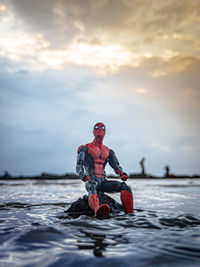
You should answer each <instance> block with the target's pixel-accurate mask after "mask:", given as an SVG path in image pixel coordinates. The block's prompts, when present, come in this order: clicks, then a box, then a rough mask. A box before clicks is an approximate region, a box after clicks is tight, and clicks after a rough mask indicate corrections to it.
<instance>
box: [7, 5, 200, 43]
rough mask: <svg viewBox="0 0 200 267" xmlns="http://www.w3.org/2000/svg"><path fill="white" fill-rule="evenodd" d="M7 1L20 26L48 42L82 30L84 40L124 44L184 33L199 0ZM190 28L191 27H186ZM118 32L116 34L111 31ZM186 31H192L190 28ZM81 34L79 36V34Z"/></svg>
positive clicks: (196, 14)
mask: <svg viewBox="0 0 200 267" xmlns="http://www.w3.org/2000/svg"><path fill="white" fill-rule="evenodd" d="M9 3H10V4H11V6H12V7H13V11H14V13H15V15H16V19H17V20H19V21H21V20H22V21H23V22H24V27H25V28H27V29H31V30H34V31H36V32H42V33H43V34H44V36H45V37H46V38H47V39H48V40H49V41H51V44H53V43H54V44H57V45H58V40H59V42H62V44H64V43H66V42H68V41H70V40H72V39H73V38H74V37H75V36H79V35H81V36H82V38H83V36H84V34H87V36H85V40H86V39H87V41H90V39H91V40H93V41H94V40H95V39H93V38H96V40H98V39H99V40H101V36H100V35H102V34H103V35H105V36H106V38H107V39H111V40H114V39H116V40H117V37H118V38H120V36H121V37H124V38H125V40H118V42H119V43H120V42H122V43H123V42H124V43H126V44H127V45H130V44H129V43H132V41H136V40H135V38H134V37H135V36H134V35H135V34H139V35H140V40H141V41H142V40H146V41H147V40H148V41H149V42H152V41H153V40H154V38H156V36H159V35H162V34H174V33H184V31H186V32H187V31H188V30H189V29H188V30H187V27H191V26H192V25H194V24H195V23H197V22H198V18H199V14H200V3H199V1H196V0H192V1H172V0H167V1H161V2H158V1H154V0H153V1H147V0H146V1H139V0H137V1H136V0H135V1H127V0H124V1H121V0H115V1H109V0H101V1H92V0H79V1H74V0H56V1H53V0H46V1H34V0H29V1H26V0H17V1H11V0H9ZM190 29H191V28H190ZM116 33H118V36H116V35H115V34H116ZM188 33H189V34H191V35H192V29H191V31H190V32H188ZM80 38H81V37H80Z"/></svg>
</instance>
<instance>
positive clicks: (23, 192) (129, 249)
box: [0, 179, 200, 267]
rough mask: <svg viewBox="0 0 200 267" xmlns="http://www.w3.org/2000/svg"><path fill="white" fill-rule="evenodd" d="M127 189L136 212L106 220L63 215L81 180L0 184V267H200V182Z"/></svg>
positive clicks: (136, 183) (138, 184)
mask: <svg viewBox="0 0 200 267" xmlns="http://www.w3.org/2000/svg"><path fill="white" fill-rule="evenodd" d="M127 183H128V184H129V185H130V186H131V188H132V190H133V193H134V201H135V203H134V207H135V213H134V214H129V215H125V214H124V213H123V212H121V213H120V214H117V215H111V216H110V218H108V219H102V220H100V219H96V218H91V217H88V216H80V217H79V218H77V219H74V218H70V217H68V216H67V214H66V213H65V210H67V208H68V207H69V206H70V204H71V203H72V202H74V201H75V200H77V199H78V198H79V197H82V196H83V195H85V194H86V191H85V188H84V183H83V182H81V181H79V180H65V181H63V180H46V181H45V180H37V181H36V180H21V181H19V180H18V181H0V244H1V246H0V266H40V267H41V266H123V267H124V266H148V267H149V266H200V179H192V180H190V179H183V180H180V179H177V180H175V179H174V180H172V179H170V180H165V179H162V180H156V179H155V180H128V182H127ZM109 195H110V196H111V197H113V198H114V199H116V200H117V201H119V202H120V196H119V194H118V193H116V194H109Z"/></svg>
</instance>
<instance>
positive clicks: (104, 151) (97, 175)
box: [76, 122, 133, 217]
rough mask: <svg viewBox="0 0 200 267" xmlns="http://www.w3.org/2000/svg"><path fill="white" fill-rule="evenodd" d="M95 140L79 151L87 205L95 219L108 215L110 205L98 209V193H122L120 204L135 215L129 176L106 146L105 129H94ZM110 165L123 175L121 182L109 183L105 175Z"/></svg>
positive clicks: (100, 127)
mask: <svg viewBox="0 0 200 267" xmlns="http://www.w3.org/2000/svg"><path fill="white" fill-rule="evenodd" d="M93 133H94V136H95V138H94V140H93V142H92V143H89V144H86V145H82V146H80V147H79V148H78V158H77V165H76V171H77V173H78V174H79V176H80V178H81V179H82V180H83V181H84V182H85V187H86V189H87V191H88V195H89V196H88V204H89V206H90V208H91V209H92V210H93V211H94V214H95V216H98V217H101V216H105V215H109V213H110V207H109V206H108V205H107V204H102V205H101V206H99V199H98V194H97V193H98V192H99V191H101V192H108V193H111V192H121V201H122V204H123V206H124V210H125V212H126V213H133V195H132V192H131V188H130V187H129V186H128V185H127V184H126V183H125V181H126V180H127V178H128V175H127V174H126V173H125V172H123V171H122V167H120V165H119V162H118V159H117V157H116V155H115V153H114V151H113V150H112V149H109V148H108V147H107V146H104V145H103V138H104V136H105V133H106V127H105V125H104V124H103V123H101V122H98V123H96V124H95V126H94V130H93ZM107 162H108V163H109V164H110V166H111V167H112V168H113V169H114V171H115V173H116V174H118V175H120V177H121V180H122V181H123V182H119V181H109V180H107V179H106V173H105V171H104V169H105V166H106V164H107Z"/></svg>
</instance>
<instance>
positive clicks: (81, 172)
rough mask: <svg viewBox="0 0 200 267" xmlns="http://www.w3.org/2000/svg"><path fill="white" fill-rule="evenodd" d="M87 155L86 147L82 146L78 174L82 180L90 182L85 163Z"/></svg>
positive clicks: (78, 157)
mask: <svg viewBox="0 0 200 267" xmlns="http://www.w3.org/2000/svg"><path fill="white" fill-rule="evenodd" d="M86 153H87V147H86V146H80V147H79V148H78V155H77V163H76V172H77V173H78V175H79V177H80V178H81V180H82V181H84V182H86V181H88V180H90V177H89V176H88V175H87V173H86V172H85V168H84V161H85V157H86Z"/></svg>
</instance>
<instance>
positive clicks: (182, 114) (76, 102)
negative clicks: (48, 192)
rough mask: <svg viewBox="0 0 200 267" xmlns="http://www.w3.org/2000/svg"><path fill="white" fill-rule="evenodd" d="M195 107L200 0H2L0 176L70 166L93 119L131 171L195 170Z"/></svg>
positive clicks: (199, 90) (89, 136)
mask: <svg viewBox="0 0 200 267" xmlns="http://www.w3.org/2000/svg"><path fill="white" fill-rule="evenodd" d="M199 115H200V1H199V0H190V1H188V0H180V1H174V0H161V1H157V0H142V1H140V0H98V1H93V0H40V1H35V0H0V147H1V149H0V174H1V175H2V174H4V172H5V170H7V171H8V172H9V173H10V174H11V175H37V174H40V173H41V172H48V173H57V174H65V173H74V172H75V167H76V157H77V148H78V147H79V146H80V145H82V144H86V143H88V142H91V141H92V140H93V133H92V131H93V126H94V124H95V123H96V122H99V121H100V122H103V123H105V125H106V127H107V132H106V136H105V139H104V144H105V145H107V146H108V147H110V148H112V149H113V150H114V151H115V153H116V155H117V157H118V159H119V162H120V164H121V166H122V167H123V169H124V171H126V172H127V173H139V172H140V165H139V161H140V160H141V158H142V157H145V158H146V161H145V166H146V171H147V173H148V174H154V175H163V174H164V167H165V166H166V165H167V164H168V165H169V166H170V168H171V172H172V173H174V174H189V175H193V174H197V173H200V158H199V152H200V131H199V130H200V126H199V125H200V123H199ZM106 170H107V172H108V173H113V171H112V169H111V168H110V167H107V168H106Z"/></svg>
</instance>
